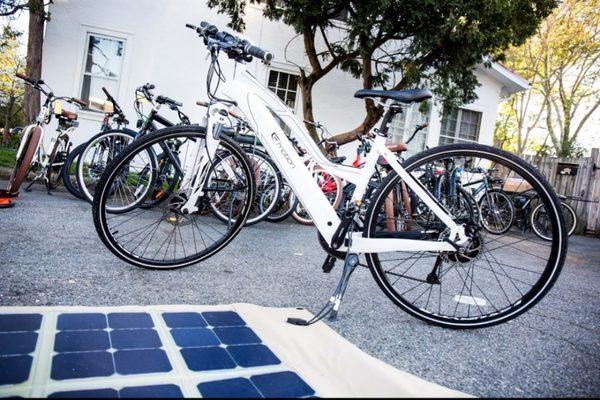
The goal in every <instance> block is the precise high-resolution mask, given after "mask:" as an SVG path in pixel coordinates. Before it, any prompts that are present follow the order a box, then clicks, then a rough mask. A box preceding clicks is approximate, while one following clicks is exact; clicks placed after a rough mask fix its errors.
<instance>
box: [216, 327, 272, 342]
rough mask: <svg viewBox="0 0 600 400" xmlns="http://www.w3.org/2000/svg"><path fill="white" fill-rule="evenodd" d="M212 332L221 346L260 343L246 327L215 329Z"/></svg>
mask: <svg viewBox="0 0 600 400" xmlns="http://www.w3.org/2000/svg"><path fill="white" fill-rule="evenodd" d="M213 331H214V332H215V334H216V335H217V336H218V337H219V339H220V340H221V342H222V343H223V344H230V345H231V344H256V343H260V342H261V340H260V338H259V337H258V336H256V333H254V331H253V330H252V329H250V328H248V327H247V326H235V327H228V328H215V329H214V330H213Z"/></svg>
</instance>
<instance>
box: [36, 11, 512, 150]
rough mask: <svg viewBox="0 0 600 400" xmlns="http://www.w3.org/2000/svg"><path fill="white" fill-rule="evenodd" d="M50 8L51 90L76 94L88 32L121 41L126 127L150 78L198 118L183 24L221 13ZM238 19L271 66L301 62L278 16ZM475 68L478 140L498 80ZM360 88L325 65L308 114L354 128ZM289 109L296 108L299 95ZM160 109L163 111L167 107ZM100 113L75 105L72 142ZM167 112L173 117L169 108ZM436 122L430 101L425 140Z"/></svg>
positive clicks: (332, 125)
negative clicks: (140, 89)
mask: <svg viewBox="0 0 600 400" xmlns="http://www.w3.org/2000/svg"><path fill="white" fill-rule="evenodd" d="M50 11H51V13H52V14H51V15H52V20H51V21H50V22H49V23H48V25H47V29H46V37H45V42H44V59H43V71H42V74H43V79H45V80H46V82H48V83H49V84H50V86H51V87H52V88H53V89H54V92H55V93H56V94H59V95H71V96H76V97H78V96H79V95H80V85H81V77H82V69H83V61H84V51H85V48H84V47H85V44H86V43H85V40H86V34H87V32H95V33H100V34H105V35H108V36H115V37H118V38H122V39H125V40H126V44H125V56H124V65H123V70H122V74H121V76H122V78H121V81H120V87H119V93H118V94H117V95H116V96H115V97H116V99H117V101H118V102H119V103H120V104H121V106H122V107H123V108H124V110H125V113H126V115H127V116H128V118H129V120H130V122H131V124H132V125H130V127H134V126H135V120H136V116H135V113H134V111H133V100H134V90H135V88H136V87H138V86H140V85H142V84H144V83H146V82H152V83H154V84H156V87H157V90H156V93H159V94H160V93H163V94H165V95H167V96H169V97H172V98H174V99H177V100H179V101H182V102H183V103H184V108H183V109H184V111H185V112H186V113H187V114H188V115H190V117H191V118H192V121H199V120H200V118H201V110H200V109H199V108H198V107H197V106H195V105H194V103H195V101H196V100H199V99H206V85H205V79H206V70H207V64H208V63H207V61H206V60H205V55H206V50H205V48H204V47H203V44H202V41H201V40H200V39H199V38H198V37H197V36H196V35H195V33H194V32H193V31H191V30H189V29H187V28H185V24H186V23H192V24H196V25H198V24H199V23H200V21H203V20H206V21H209V22H211V23H213V24H215V25H217V26H218V27H220V28H221V27H223V28H224V27H225V26H226V24H227V17H226V16H224V15H219V14H217V13H216V11H214V10H211V9H209V8H208V7H207V6H206V4H205V2H204V1H198V0H127V1H122V0H103V1H98V0H54V4H53V5H51V6H50ZM246 26H247V29H246V31H245V32H244V35H245V36H246V37H248V39H250V40H251V41H252V42H253V43H254V44H255V45H257V46H260V47H263V48H265V49H268V50H270V51H271V52H272V53H273V54H274V55H275V59H274V62H273V63H272V67H273V68H275V69H281V70H284V71H285V70H289V71H290V72H294V71H297V67H295V66H294V63H295V64H300V65H303V66H305V65H306V59H305V56H304V51H303V44H302V39H301V38H297V39H296V40H294V41H293V42H292V43H291V44H290V45H289V46H288V48H287V53H286V52H285V47H286V45H287V44H288V41H289V40H290V39H291V38H292V37H294V35H295V33H294V32H293V30H292V29H291V28H290V27H288V26H286V25H285V24H283V23H276V22H272V21H269V20H267V19H265V18H263V17H262V13H261V9H260V7H259V6H255V5H249V6H248V7H247V13H246ZM284 54H285V55H287V59H288V60H290V61H291V63H290V62H287V61H286V59H285V58H286V57H285V56H284ZM233 64H234V63H233V62H229V61H227V60H223V62H222V66H223V68H224V70H225V71H227V70H231V68H232V67H233ZM251 70H253V72H254V74H255V76H257V78H259V79H262V80H263V81H264V82H265V83H266V80H267V71H268V70H267V68H266V67H265V66H264V65H263V64H262V63H259V62H254V63H253V64H252V67H251ZM477 74H478V76H479V78H480V82H481V83H482V86H481V87H480V88H478V90H477V94H478V96H479V99H478V100H477V101H476V102H475V103H473V104H469V105H468V106H466V108H468V109H472V110H476V111H481V112H483V115H482V122H481V133H480V141H481V142H482V143H491V142H492V135H493V127H494V121H495V118H496V112H497V105H498V102H499V94H500V90H501V87H500V85H499V84H498V83H497V81H495V80H493V79H492V78H490V77H488V76H486V75H485V73H484V72H483V73H482V72H481V71H478V72H477ZM360 88H361V82H360V81H357V80H355V79H353V78H352V77H351V76H349V75H348V74H346V73H344V72H342V71H340V70H334V71H332V72H331V73H330V74H328V75H327V76H326V77H325V78H323V79H322V80H321V81H319V82H318V83H317V85H316V86H315V88H314V113H315V119H316V120H318V121H320V122H322V123H323V124H324V125H325V126H327V127H328V129H329V130H330V131H331V132H332V133H336V132H342V131H345V130H349V129H352V128H354V127H355V126H356V125H358V124H359V123H360V122H361V121H362V119H363V117H364V106H363V102H362V101H361V100H359V99H355V98H353V94H354V92H355V91H356V90H358V89H360ZM296 108H297V110H296V111H297V112H298V113H299V114H300V115H301V101H300V99H298V101H297V107H296ZM165 113H166V115H167V117H169V115H168V114H167V113H168V111H165ZM101 118H102V115H101V114H98V113H93V112H85V111H82V112H81V113H80V129H79V130H78V133H77V137H74V138H73V141H74V142H75V143H79V142H81V141H83V140H85V139H86V138H89V137H90V136H91V135H92V134H93V133H95V132H97V131H98V128H99V126H100V119H101ZM171 119H173V120H175V119H176V118H175V116H174V115H172V118H171ZM439 127H440V121H439V116H438V110H437V109H436V108H434V110H433V112H432V121H431V122H430V128H429V137H428V145H429V146H435V145H437V142H438V134H439ZM345 147H346V148H345V149H344V150H343V153H345V154H347V155H349V156H350V157H352V156H353V155H354V151H355V150H354V146H345Z"/></svg>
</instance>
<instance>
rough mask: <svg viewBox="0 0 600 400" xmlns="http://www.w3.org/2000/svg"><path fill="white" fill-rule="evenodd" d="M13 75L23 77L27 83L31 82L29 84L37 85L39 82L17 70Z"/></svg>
mask: <svg viewBox="0 0 600 400" xmlns="http://www.w3.org/2000/svg"><path fill="white" fill-rule="evenodd" d="M15 76H16V77H17V78H20V79H23V80H24V81H25V82H27V83H29V84H31V85H38V84H39V82H38V81H34V80H33V79H31V78H28V77H26V76H25V75H23V74H21V73H18V72H17V73H16V74H15Z"/></svg>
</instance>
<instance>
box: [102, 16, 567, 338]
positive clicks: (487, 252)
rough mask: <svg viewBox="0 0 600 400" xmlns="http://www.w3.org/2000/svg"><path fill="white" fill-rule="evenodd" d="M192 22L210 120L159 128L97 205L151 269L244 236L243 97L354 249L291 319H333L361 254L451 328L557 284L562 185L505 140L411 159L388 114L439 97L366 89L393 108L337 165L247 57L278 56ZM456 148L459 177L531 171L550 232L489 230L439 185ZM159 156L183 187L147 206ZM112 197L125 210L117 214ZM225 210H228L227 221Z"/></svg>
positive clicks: (309, 203) (336, 239) (304, 192)
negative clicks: (306, 309) (227, 66)
mask: <svg viewBox="0 0 600 400" xmlns="http://www.w3.org/2000/svg"><path fill="white" fill-rule="evenodd" d="M188 27H189V28H192V29H194V30H195V31H196V32H197V33H198V35H199V36H200V37H201V38H202V39H203V41H204V43H205V45H206V46H207V48H208V50H209V52H210V56H211V58H210V59H211V64H210V69H209V72H208V78H207V88H208V97H209V99H210V106H209V107H208V110H207V114H206V119H205V121H204V122H205V124H202V125H191V126H183V127H181V126H180V127H173V128H167V129H163V130H160V131H157V132H155V133H152V134H150V135H148V136H146V137H144V138H143V139H141V140H139V141H137V142H135V143H133V144H132V145H131V146H129V147H128V148H127V149H125V150H124V151H123V152H122V153H120V154H119V156H118V157H117V158H116V159H115V160H114V161H113V163H112V164H111V165H110V166H109V167H108V168H107V170H106V172H105V174H104V175H103V176H102V178H101V181H100V182H99V184H98V188H97V191H96V195H95V197H94V204H93V214H94V221H95V225H96V229H97V232H98V234H99V236H100V237H101V239H102V241H103V242H104V244H105V245H106V246H107V247H108V248H109V249H110V250H111V251H112V252H113V253H114V254H115V255H117V256H118V257H119V258H121V259H123V260H125V261H127V262H129V263H131V264H134V265H137V266H141V267H145V268H178V267H185V266H188V265H191V264H194V263H197V262H199V261H202V260H204V259H206V258H208V257H210V256H212V255H214V254H215V253H217V252H218V251H220V250H221V249H223V247H225V246H226V245H227V244H228V243H230V242H231V240H232V239H233V238H234V237H235V236H236V234H237V233H238V232H239V230H240V229H241V228H242V226H243V224H244V220H245V218H246V217H247V215H248V212H249V210H250V205H251V202H252V199H253V196H254V193H253V192H254V183H253V174H252V169H251V167H250V164H249V163H248V160H247V158H246V156H245V155H244V152H243V151H242V150H241V149H240V148H239V146H237V145H236V144H235V143H234V142H233V141H232V140H230V139H229V138H227V137H226V136H225V135H223V133H222V129H223V126H226V124H227V121H226V119H227V115H228V110H229V108H230V107H232V106H234V105H235V106H237V109H238V110H241V112H242V113H243V117H244V118H245V120H246V121H247V122H248V123H249V124H250V126H251V127H252V129H253V130H254V132H256V135H257V136H258V138H259V139H260V141H261V143H262V145H263V146H264V148H265V149H266V151H267V153H268V154H269V155H270V156H271V157H272V159H273V161H274V162H275V163H276V165H277V167H278V168H279V170H280V171H281V173H282V175H283V176H284V178H285V179H286V181H287V182H288V184H289V185H290V186H291V188H292V189H293V191H294V193H295V194H296V196H297V197H298V199H299V200H300V201H301V202H302V204H303V205H304V207H305V209H306V211H307V213H308V214H309V215H310V217H311V218H312V220H313V221H314V224H315V226H316V228H317V229H318V231H319V233H320V235H321V237H322V241H323V242H325V245H324V247H325V250H326V251H327V252H328V253H329V254H331V255H334V256H335V257H338V258H341V259H343V260H344V267H343V271H342V274H341V278H340V282H339V284H338V286H337V289H336V290H335V292H334V294H333V295H332V297H331V299H330V300H329V302H328V303H327V305H326V306H325V307H324V308H323V310H321V311H320V312H319V313H317V314H316V315H315V318H313V320H311V321H300V320H290V321H289V322H291V323H295V324H299V325H304V324H310V323H313V322H315V321H317V320H319V319H321V318H323V317H324V316H325V315H330V316H331V317H332V318H333V317H335V315H336V313H337V310H338V308H339V306H340V302H341V300H342V297H343V295H344V292H345V290H346V287H347V283H348V280H349V278H350V276H351V274H352V272H353V271H354V270H355V269H356V267H357V266H361V265H363V264H361V262H360V258H359V256H360V255H363V256H364V258H365V259H366V264H367V266H368V267H369V268H370V270H371V272H372V275H373V277H374V278H375V280H376V281H377V283H378V284H379V286H380V288H381V289H382V290H383V291H384V293H385V294H386V295H387V296H388V297H389V298H390V299H391V300H392V301H393V302H394V303H395V304H396V305H398V306H399V307H401V308H402V309H403V310H405V311H407V312H409V313H410V314H412V315H413V316H415V317H417V318H420V319H422V320H425V321H427V322H430V323H434V324H438V325H442V326H445V327H451V328H477V327H484V326H490V325H494V324H498V323H501V322H505V321H507V320H509V319H512V318H514V317H516V316H517V315H519V314H521V313H523V312H524V311H526V310H527V309H529V308H530V307H532V306H533V305H534V304H535V303H537V302H538V301H539V300H540V299H541V298H542V297H543V296H544V295H545V294H546V293H547V292H548V290H549V289H550V287H551V286H552V285H553V283H554V282H555V280H556V278H557V276H558V275H559V273H560V270H561V268H562V265H563V262H564V259H565V255H566V251H567V241H566V238H567V236H566V233H565V229H564V220H563V216H562V213H561V212H560V203H559V201H558V200H557V198H556V195H555V193H554V191H553V190H552V188H551V187H550V186H549V185H548V183H547V182H546V181H545V180H544V178H543V177H542V176H541V175H540V174H539V173H538V172H537V171H536V170H535V169H534V168H532V167H531V166H530V165H529V164H527V163H526V162H524V161H523V160H521V159H519V158H517V157H516V156H514V155H512V154H509V153H507V152H504V151H501V150H499V149H496V148H493V147H489V146H483V145H479V144H468V143H465V144H456V145H448V146H440V147H437V148H433V149H430V150H427V151H424V152H422V153H420V154H418V155H416V156H413V157H411V158H409V159H408V160H406V161H404V162H403V163H401V162H400V160H399V158H398V157H397V155H396V154H394V153H393V152H392V151H390V150H389V149H388V148H387V147H386V141H387V137H388V134H389V123H390V121H391V120H392V118H393V117H394V115H396V114H397V113H399V112H402V107H401V106H402V105H406V104H410V103H415V102H420V101H425V100H427V99H429V98H430V97H431V93H430V92H429V91H428V90H405V91H385V90H359V91H358V92H356V94H355V97H358V98H369V99H372V100H373V101H376V102H378V103H379V104H380V105H381V106H382V107H383V110H384V115H383V118H382V122H381V126H380V128H379V129H375V130H374V131H373V132H370V133H366V134H365V135H363V137H362V140H363V141H367V142H369V143H370V151H369V153H368V155H367V156H366V159H365V163H364V165H363V167H362V168H354V167H352V166H346V165H339V164H335V163H333V162H331V161H330V160H328V159H327V158H326V157H325V156H324V155H323V153H322V152H321V151H320V149H319V147H318V146H317V145H316V144H315V142H314V141H313V140H312V139H311V137H310V135H309V133H308V131H307V130H306V128H305V126H304V125H303V123H302V122H300V121H299V120H298V119H297V117H296V116H295V115H294V114H293V112H292V111H291V110H290V109H289V108H288V107H287V106H286V105H285V104H284V103H283V102H282V101H281V100H280V99H279V98H278V97H277V96H276V95H275V94H274V93H272V92H271V91H270V90H269V89H267V88H266V87H265V86H264V85H263V84H262V83H261V82H259V81H258V80H257V79H256V78H255V77H254V76H253V75H252V74H250V72H248V71H247V70H246V69H245V68H244V64H245V63H248V62H250V61H252V59H253V57H254V58H258V59H261V60H263V61H265V62H268V61H270V60H271V58H272V56H271V54H269V53H268V52H266V51H264V50H262V49H260V48H258V47H255V46H251V45H250V44H249V43H248V41H246V40H243V39H240V38H238V37H236V36H234V35H232V34H229V33H227V32H223V31H219V30H218V29H217V28H216V27H215V26H212V25H210V24H208V23H205V22H203V23H202V24H201V26H200V27H195V26H192V25H188ZM222 54H225V55H227V56H228V57H229V58H230V59H233V60H234V61H235V62H236V69H235V71H234V73H233V75H232V76H228V77H227V79H225V77H224V73H223V71H222V70H221V68H220V64H219V55H222ZM380 100H383V101H385V103H384V102H381V101H380ZM280 121H283V123H285V125H287V127H288V128H289V130H290V131H291V132H292V133H291V134H292V136H293V137H295V138H296V139H297V140H298V141H299V142H300V143H301V145H302V147H303V148H305V149H306V151H307V152H308V153H309V154H310V157H311V158H312V159H313V160H314V161H315V163H316V164H318V166H319V168H322V169H323V170H324V171H327V173H329V174H332V175H334V176H337V177H339V178H341V179H343V180H344V181H345V182H347V185H346V186H347V187H349V186H348V185H352V186H350V187H352V189H353V190H352V192H351V193H350V194H349V195H348V196H346V198H345V199H344V202H343V204H342V205H340V209H339V210H338V211H336V210H335V209H334V208H333V206H332V205H331V203H330V201H329V200H328V199H327V197H326V196H325V194H324V193H323V191H322V190H321V188H320V187H319V186H318V184H317V182H316V181H315V179H314V178H313V176H312V175H311V173H310V171H309V169H308V168H307V167H306V165H305V163H304V162H303V161H302V159H301V158H300V156H299V155H298V154H297V152H296V151H295V150H294V147H293V146H292V144H291V142H290V140H289V138H288V137H287V136H286V134H285V133H284V132H283V130H282V127H281V126H280ZM448 159H451V160H452V163H453V165H455V166H460V165H468V166H469V167H470V168H469V169H467V168H464V169H461V170H463V173H462V174H455V175H454V176H455V177H456V178H455V179H460V180H461V181H462V182H463V183H468V182H470V181H473V180H477V179H481V177H480V176H479V175H477V174H475V173H468V172H466V171H467V170H469V171H472V170H476V169H475V167H477V166H479V167H481V168H486V169H487V170H490V169H494V170H495V171H497V172H496V173H497V174H502V175H503V176H510V177H512V178H515V179H519V180H521V181H522V182H523V188H524V189H525V188H527V189H531V188H533V190H535V191H536V192H537V194H538V195H539V198H540V201H541V202H542V203H543V204H544V206H545V208H546V210H547V211H548V218H549V220H550V223H549V226H550V227H551V229H550V231H551V232H550V233H551V235H550V236H551V240H550V241H549V242H546V241H542V240H540V239H539V238H537V237H536V236H535V235H533V234H529V233H523V232H522V231H520V230H517V229H511V230H509V231H508V232H506V233H505V234H503V235H491V234H489V232H487V231H486V230H485V229H482V225H481V223H480V221H479V215H480V213H479V212H478V211H477V204H476V202H473V204H471V202H470V201H462V200H461V201H457V198H456V194H455V193H454V194H453V191H452V187H456V186H457V185H452V186H448V187H447V188H442V189H440V190H439V192H440V193H441V194H440V195H439V196H438V197H436V196H433V195H432V192H433V186H432V185H433V184H432V182H435V176H432V175H431V174H430V172H431V171H432V170H435V168H433V167H434V166H437V165H443V164H448ZM161 162H162V163H165V162H167V163H170V168H172V170H173V171H174V173H173V174H174V175H173V176H174V177H175V180H176V181H177V184H176V185H174V186H170V188H169V189H167V188H165V189H164V190H168V191H169V192H168V193H167V195H166V196H164V199H165V200H164V201H162V202H161V203H160V204H155V205H154V206H153V207H145V206H144V200H145V199H146V197H147V196H148V195H149V194H150V193H153V192H155V191H156V190H157V188H156V186H157V185H160V182H162V180H161V179H160V171H161V170H163V169H164V165H163V166H161V165H159V164H160V163H161ZM381 163H385V164H386V166H387V168H388V171H389V173H387V174H386V175H385V176H384V177H383V178H382V179H381V180H380V181H377V180H375V179H374V178H373V176H374V175H375V173H376V171H377V169H378V167H377V166H378V164H381ZM454 183H455V182H454ZM117 188H119V190H117ZM517 191H518V188H517ZM125 193H127V194H128V195H124V194H125ZM460 199H463V198H462V197H461V198H460ZM115 208H116V209H118V210H119V211H118V212H111V210H114V209H115ZM215 210H218V211H219V213H220V214H221V216H222V215H227V219H225V220H224V219H223V218H216V217H215ZM407 210H409V211H407ZM407 220H410V221H409V222H410V223H407ZM407 227H410V229H408V228H407Z"/></svg>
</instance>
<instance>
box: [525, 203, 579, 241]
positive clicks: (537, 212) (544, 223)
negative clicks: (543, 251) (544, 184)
mask: <svg viewBox="0 0 600 400" xmlns="http://www.w3.org/2000/svg"><path fill="white" fill-rule="evenodd" d="M560 207H561V210H562V213H563V216H564V217H565V227H566V229H567V235H568V236H571V235H572V234H573V233H574V232H575V228H576V227H577V214H575V210H573V209H572V208H571V206H569V205H568V204H567V203H560ZM529 224H530V226H531V229H532V230H533V232H534V233H535V234H536V235H538V236H539V237H540V238H542V239H544V240H551V237H550V233H549V230H550V228H551V221H550V220H549V219H548V213H547V212H546V208H545V207H544V205H543V204H538V205H537V206H536V207H535V208H534V209H533V211H532V213H531V216H530V221H529Z"/></svg>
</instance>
